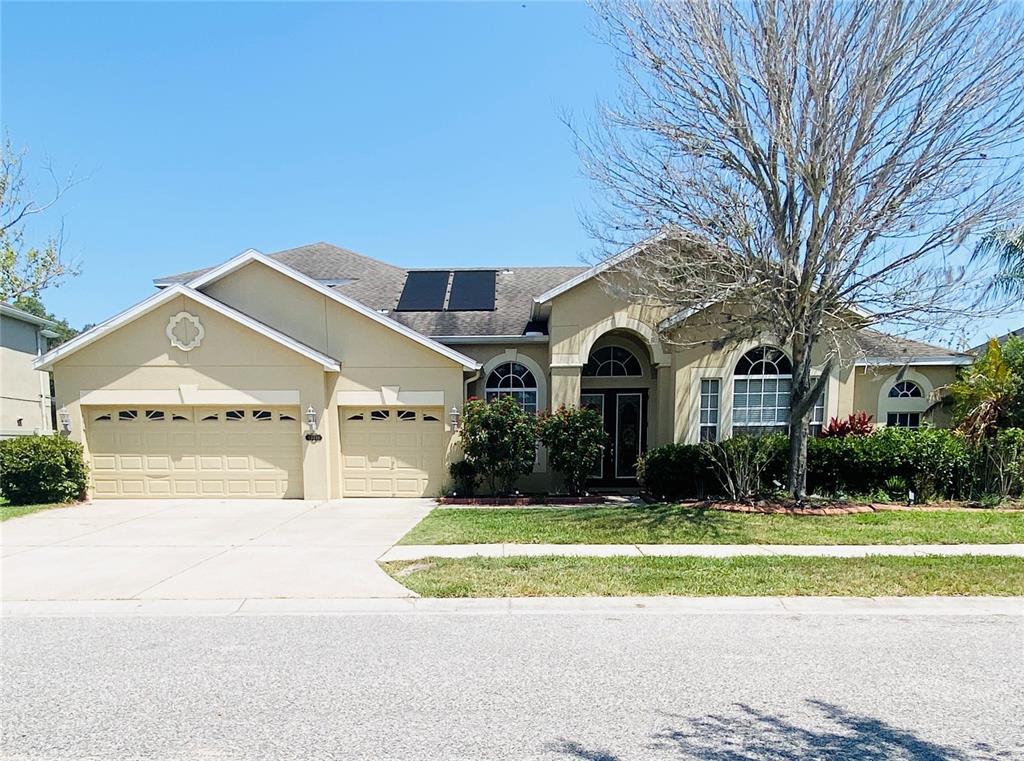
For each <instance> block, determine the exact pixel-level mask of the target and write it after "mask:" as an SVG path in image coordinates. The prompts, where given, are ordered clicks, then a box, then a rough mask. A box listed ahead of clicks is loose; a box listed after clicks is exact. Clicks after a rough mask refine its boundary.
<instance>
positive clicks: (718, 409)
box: [697, 377, 722, 443]
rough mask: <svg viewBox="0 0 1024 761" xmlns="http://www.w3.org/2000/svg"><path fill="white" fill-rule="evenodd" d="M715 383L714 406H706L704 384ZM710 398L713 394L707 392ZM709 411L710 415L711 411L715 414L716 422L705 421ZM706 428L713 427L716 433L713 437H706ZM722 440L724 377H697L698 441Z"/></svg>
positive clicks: (709, 414)
mask: <svg viewBox="0 0 1024 761" xmlns="http://www.w3.org/2000/svg"><path fill="white" fill-rule="evenodd" d="M705 383H707V384H714V387H715V390H714V401H715V404H714V407H711V406H708V407H705V406H704V399H705V396H706V395H705V393H704V384H705ZM707 396H708V397H709V398H710V396H711V394H710V393H709V394H707ZM705 412H707V413H708V417H710V416H711V412H714V414H715V420H714V422H705V420H704V417H705V415H704V413H705ZM706 429H713V430H714V434H713V435H712V437H711V438H709V439H705V438H704V431H705V430H706ZM721 440H722V379H721V378H719V377H708V378H698V379H697V441H698V442H701V443H703V442H704V441H711V442H715V441H721Z"/></svg>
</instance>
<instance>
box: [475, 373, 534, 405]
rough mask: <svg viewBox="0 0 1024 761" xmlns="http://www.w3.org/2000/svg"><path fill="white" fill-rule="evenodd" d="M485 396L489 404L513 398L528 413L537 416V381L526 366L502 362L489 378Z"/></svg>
mask: <svg viewBox="0 0 1024 761" xmlns="http://www.w3.org/2000/svg"><path fill="white" fill-rule="evenodd" d="M484 395H485V398H486V399H487V401H488V402H491V401H494V400H495V399H497V398H498V397H501V396H511V397H513V398H514V399H515V400H516V401H517V402H519V406H520V407H522V408H523V409H524V410H525V411H526V412H531V413H533V414H537V380H536V378H534V377H533V373H532V372H530V370H529V368H527V367H526V365H522V364H520V363H518V362H502V363H501V364H500V365H498V366H497V367H495V368H494V369H493V370H491V373H490V375H488V376H487V384H486V386H485V389H484Z"/></svg>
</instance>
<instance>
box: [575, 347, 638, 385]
mask: <svg viewBox="0 0 1024 761" xmlns="http://www.w3.org/2000/svg"><path fill="white" fill-rule="evenodd" d="M582 374H583V376H584V377H587V378H621V377H630V376H640V375H643V368H642V367H641V365H640V360H639V359H637V358H636V355H635V354H633V352H631V351H630V350H629V349H624V348H623V347H621V346H603V347H601V348H600V349H597V350H595V351H594V352H593V353H592V354H591V355H590V359H588V360H587V364H585V365H584V366H583V373H582Z"/></svg>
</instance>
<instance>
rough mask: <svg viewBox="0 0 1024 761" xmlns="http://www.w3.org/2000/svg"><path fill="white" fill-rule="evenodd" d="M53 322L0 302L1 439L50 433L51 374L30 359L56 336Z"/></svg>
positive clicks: (40, 352) (36, 356) (45, 347)
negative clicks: (34, 365)
mask: <svg viewBox="0 0 1024 761" xmlns="http://www.w3.org/2000/svg"><path fill="white" fill-rule="evenodd" d="M54 327H55V323H54V322H53V321H51V320H46V319H43V318H42V317H36V316H35V315H34V314H29V313H28V312H25V311H23V310H21V309H17V308H15V307H13V306H11V305H10V304H3V303H0V439H6V438H11V437H12V436H28V435H31V434H34V433H49V432H51V431H52V430H53V424H52V422H51V421H52V417H51V414H50V376H49V374H48V373H46V372H44V371H41V370H37V369H36V368H35V367H33V366H32V363H33V362H34V361H35V360H36V359H37V358H38V357H39V356H40V355H42V354H43V353H44V352H45V351H46V349H47V339H48V338H52V337H54V336H56V335H57V334H56V333H54V332H53V328H54Z"/></svg>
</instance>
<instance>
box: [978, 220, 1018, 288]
mask: <svg viewBox="0 0 1024 761" xmlns="http://www.w3.org/2000/svg"><path fill="white" fill-rule="evenodd" d="M990 256H995V257H997V258H998V259H999V274H998V275H996V288H997V289H998V290H999V291H1001V292H1002V293H1004V294H1005V295H1007V296H1011V297H1013V296H1017V297H1020V298H1024V226H1021V227H1018V228H1007V229H1005V230H995V231H993V232H990V233H989V234H988V235H986V236H985V237H984V238H982V239H981V241H980V242H979V243H978V245H977V247H976V248H975V249H974V257H975V258H982V259H987V258H988V257H990Z"/></svg>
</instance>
